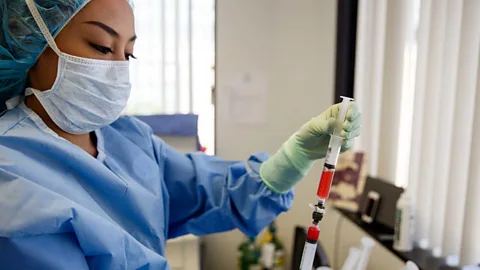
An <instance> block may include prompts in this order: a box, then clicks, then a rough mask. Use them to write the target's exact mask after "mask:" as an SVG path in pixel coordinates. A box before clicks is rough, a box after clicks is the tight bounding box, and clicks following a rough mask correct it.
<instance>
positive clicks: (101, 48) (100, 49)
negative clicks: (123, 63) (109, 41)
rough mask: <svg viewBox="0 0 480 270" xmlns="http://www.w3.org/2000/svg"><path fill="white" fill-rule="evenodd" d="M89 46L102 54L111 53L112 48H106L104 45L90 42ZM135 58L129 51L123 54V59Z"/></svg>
mask: <svg viewBox="0 0 480 270" xmlns="http://www.w3.org/2000/svg"><path fill="white" fill-rule="evenodd" d="M90 46H92V48H94V49H95V50H97V51H98V52H99V53H101V54H104V55H107V54H109V53H113V50H112V49H110V48H108V47H104V46H100V45H96V44H93V43H90ZM132 58H133V59H137V58H136V57H135V55H133V54H131V53H126V54H125V59H127V60H130V59H132Z"/></svg>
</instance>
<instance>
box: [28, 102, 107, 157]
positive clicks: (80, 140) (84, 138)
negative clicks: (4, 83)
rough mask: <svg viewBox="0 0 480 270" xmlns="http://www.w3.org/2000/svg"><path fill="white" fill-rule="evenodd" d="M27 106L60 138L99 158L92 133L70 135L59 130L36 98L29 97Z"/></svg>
mask: <svg viewBox="0 0 480 270" xmlns="http://www.w3.org/2000/svg"><path fill="white" fill-rule="evenodd" d="M25 105H27V107H29V108H30V109H31V110H32V111H34V112H35V113H36V114H37V115H38V116H40V118H41V119H42V120H43V122H44V123H45V124H46V125H47V126H48V127H49V128H50V129H51V130H53V131H54V132H55V133H57V134H58V136H60V137H62V138H64V139H65V140H67V141H69V142H71V143H72V144H75V145H76V146H78V147H80V148H82V149H83V150H85V152H87V153H88V154H89V155H91V156H93V157H97V155H98V151H97V142H96V137H95V134H94V133H93V132H92V133H87V134H79V135H76V134H70V133H67V132H65V131H63V130H62V129H61V128H59V127H58V126H57V125H56V124H55V122H53V121H52V118H50V116H49V115H48V114H47V112H46V111H45V109H44V108H43V106H42V104H40V102H39V101H38V99H37V98H36V97H35V96H33V95H32V96H28V97H27V98H26V100H25Z"/></svg>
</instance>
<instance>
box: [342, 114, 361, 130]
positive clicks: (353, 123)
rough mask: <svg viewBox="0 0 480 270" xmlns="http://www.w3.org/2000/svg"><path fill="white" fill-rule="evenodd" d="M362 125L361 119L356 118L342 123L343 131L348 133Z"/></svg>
mask: <svg viewBox="0 0 480 270" xmlns="http://www.w3.org/2000/svg"><path fill="white" fill-rule="evenodd" d="M361 125H362V118H361V117H360V116H358V117H357V118H355V119H354V120H347V121H345V122H344V123H343V127H342V128H343V130H345V131H347V132H349V131H352V130H354V129H357V128H359V127H360V126H361Z"/></svg>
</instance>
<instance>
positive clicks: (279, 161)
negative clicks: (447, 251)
mask: <svg viewBox="0 0 480 270" xmlns="http://www.w3.org/2000/svg"><path fill="white" fill-rule="evenodd" d="M35 1H36V2H34V0H1V2H0V3H1V6H0V11H1V15H0V16H1V19H2V29H3V32H2V36H1V37H0V82H1V83H0V100H4V101H7V100H8V101H7V102H6V104H7V110H6V112H4V113H3V115H2V116H1V117H0V213H1V214H0V268H1V269H88V268H92V269H169V266H168V264H167V261H166V260H165V258H164V257H163V255H164V248H165V241H166V240H167V239H169V238H173V237H178V236H181V235H185V234H188V233H192V234H196V235H205V234H209V233H216V232H223V231H227V230H231V229H234V228H238V229H240V230H241V231H242V232H244V233H246V234H249V235H255V234H257V233H258V232H260V230H262V228H264V227H265V226H266V225H267V224H269V223H270V222H271V221H272V220H274V218H275V217H276V216H277V215H278V214H280V213H281V212H284V211H287V210H288V209H289V208H290V207H291V205H292V200H293V191H292V187H293V186H294V185H295V183H297V182H298V181H299V180H300V179H301V178H302V177H303V176H304V175H305V174H306V173H307V172H308V170H309V169H310V168H311V166H312V164H313V163H314V161H315V160H317V159H320V158H323V157H324V154H325V152H326V150H327V147H328V141H329V135H328V134H329V132H331V131H332V127H333V123H334V118H335V117H336V116H337V114H338V110H339V107H338V105H335V106H333V107H331V108H330V109H329V110H327V111H326V112H324V113H323V114H321V115H320V116H318V117H316V118H314V119H312V120H311V121H310V122H308V123H307V124H305V125H304V126H303V127H302V128H301V129H300V130H299V131H298V132H297V133H295V135H294V136H292V137H291V138H290V139H288V140H287V141H286V142H285V144H284V145H283V146H282V147H281V148H280V150H279V151H278V152H277V153H276V154H275V155H274V156H272V157H271V158H270V159H268V160H267V155H266V154H256V155H253V156H251V157H250V159H249V160H248V166H249V167H248V168H247V167H246V164H244V163H242V162H229V161H223V160H221V159H219V158H217V157H210V156H206V155H203V154H200V153H194V154H189V155H182V154H180V153H178V152H176V151H175V150H174V149H172V148H171V147H170V146H168V145H166V144H165V143H164V142H162V141H161V140H160V139H158V138H155V137H154V136H152V131H151V129H150V128H149V127H148V126H147V125H145V124H144V123H142V122H140V121H138V120H137V119H135V118H132V117H121V118H119V116H120V113H121V112H122V110H123V109H124V107H125V105H126V102H127V99H128V96H129V93H130V83H129V79H128V60H129V59H130V58H134V56H133V54H132V53H133V46H134V42H135V39H136V36H135V31H134V17H133V12H132V9H131V5H129V4H131V3H129V2H127V1H126V0H93V1H91V2H89V0H35ZM52 35H53V36H56V37H55V40H54V38H53V37H52ZM47 44H48V45H47ZM2 104H3V102H2ZM359 129H360V117H359V113H358V110H357V109H356V107H355V105H353V104H352V106H351V107H350V109H349V112H348V114H347V120H346V121H345V123H344V125H343V131H342V136H343V137H344V145H343V148H344V149H343V150H346V149H348V148H349V147H350V145H351V140H352V139H353V138H354V137H356V136H358V134H359Z"/></svg>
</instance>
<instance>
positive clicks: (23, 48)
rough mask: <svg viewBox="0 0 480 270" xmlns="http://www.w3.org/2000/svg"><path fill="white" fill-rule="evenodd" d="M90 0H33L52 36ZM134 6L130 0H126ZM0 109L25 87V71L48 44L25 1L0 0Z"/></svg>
mask: <svg viewBox="0 0 480 270" xmlns="http://www.w3.org/2000/svg"><path fill="white" fill-rule="evenodd" d="M90 1H91V0H35V3H36V5H37V9H38V11H39V12H40V14H41V15H42V18H43V20H44V21H45V23H46V25H47V26H48V29H49V30H50V33H52V35H53V36H54V37H55V36H56V35H57V34H58V33H59V32H60V31H61V30H62V29H63V27H64V26H65V25H66V24H67V23H68V22H69V21H70V19H71V18H72V17H73V16H74V15H75V14H76V13H77V12H78V11H79V10H81V9H82V8H83V7H84V6H85V5H86V4H88V2H90ZM127 1H128V2H129V3H130V5H131V6H132V8H133V3H132V1H131V0H127ZM0 20H1V24H2V28H1V32H0V112H1V111H3V109H4V108H5V107H4V106H5V105H4V104H5V102H6V101H7V100H9V99H10V98H13V97H15V96H18V95H20V94H21V93H23V92H24V90H25V84H26V79H27V72H28V70H29V69H30V68H31V67H32V66H33V65H34V64H35V62H36V61H37V59H38V57H39V56H40V54H41V53H42V52H43V50H44V49H45V47H46V46H47V41H46V40H45V38H44V37H43V35H42V33H41V31H40V29H39V28H38V26H37V24H36V22H35V20H34V19H33V16H32V14H31V13H30V10H29V9H28V7H27V3H26V0H0Z"/></svg>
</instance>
